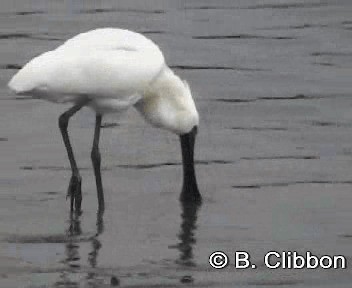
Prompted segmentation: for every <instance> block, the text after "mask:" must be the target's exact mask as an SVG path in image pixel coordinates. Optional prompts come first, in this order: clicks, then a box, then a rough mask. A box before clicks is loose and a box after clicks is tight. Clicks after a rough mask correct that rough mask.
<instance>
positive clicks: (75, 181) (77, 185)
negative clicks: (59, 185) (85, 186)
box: [66, 175, 82, 213]
mask: <svg viewBox="0 0 352 288" xmlns="http://www.w3.org/2000/svg"><path fill="white" fill-rule="evenodd" d="M81 186H82V177H81V176H79V175H72V177H71V180H70V184H69V185H68V189H67V195H66V199H67V198H68V197H70V200H71V211H73V210H75V212H76V213H80V212H81V203H82V190H81ZM73 208H74V209H73Z"/></svg>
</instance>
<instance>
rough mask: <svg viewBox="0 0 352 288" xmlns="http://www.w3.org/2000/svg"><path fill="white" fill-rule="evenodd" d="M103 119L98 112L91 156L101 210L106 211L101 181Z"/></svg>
mask: <svg viewBox="0 0 352 288" xmlns="http://www.w3.org/2000/svg"><path fill="white" fill-rule="evenodd" d="M101 120H102V116H101V115H99V114H97V115H96V117H95V130H94V140H93V148H92V153H91V158H92V162H93V168H94V175H95V182H96V184H97V195H98V205H99V208H98V209H99V212H102V211H104V208H105V203H104V192H103V184H102V181H101V171H100V162H101V157H100V152H99V138H100V128H101Z"/></svg>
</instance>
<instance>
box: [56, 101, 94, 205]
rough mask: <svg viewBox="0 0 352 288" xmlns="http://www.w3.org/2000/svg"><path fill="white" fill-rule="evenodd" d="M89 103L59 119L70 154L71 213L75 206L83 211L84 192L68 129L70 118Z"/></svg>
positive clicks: (83, 103)
mask: <svg viewBox="0 0 352 288" xmlns="http://www.w3.org/2000/svg"><path fill="white" fill-rule="evenodd" d="M88 102H89V100H88V99H84V100H82V101H80V102H79V103H78V104H76V105H75V106H73V107H72V108H71V109H69V110H67V111H66V112H65V113H63V114H62V115H61V116H60V117H59V127H60V131H61V134H62V139H63V140H64V143H65V147H66V150H67V154H68V159H69V160H70V165H71V170H72V176H71V180H70V184H69V186H68V191H67V196H70V197H71V211H73V206H75V209H76V212H79V211H80V210H81V202H82V192H81V181H82V179H81V175H80V174H79V171H78V168H77V163H76V160H75V157H74V155H73V150H72V146H71V143H70V138H69V136H68V132H67V127H68V121H69V120H70V118H71V117H72V116H73V115H74V114H75V113H76V112H77V111H79V110H80V109H81V108H82V107H83V106H84V105H86V104H87V103H88Z"/></svg>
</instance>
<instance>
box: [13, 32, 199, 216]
mask: <svg viewBox="0 0 352 288" xmlns="http://www.w3.org/2000/svg"><path fill="white" fill-rule="evenodd" d="M8 86H9V88H10V89H11V90H13V91H14V92H15V93H16V94H20V95H28V96H30V97H33V98H40V99H44V100H48V101H51V102H56V103H67V102H71V103H73V107H72V108H70V109H69V110H67V111H66V112H65V113H63V114H62V115H61V116H60V117H59V127H60V130H61V133H62V137H63V140H64V144H65V146H66V150H67V153H68V158H69V160H70V165H71V169H72V177H71V180H70V184H69V187H68V196H70V197H71V211H72V210H73V207H75V210H76V211H80V209H81V201H82V193H81V176H80V173H79V170H78V167H77V164H76V161H75V158H74V155H73V151H72V147H71V144H70V140H69V136H68V132H67V127H68V121H69V119H70V117H71V116H73V115H74V114H75V113H76V112H77V111H79V110H80V109H81V108H82V107H83V106H89V107H91V108H92V109H93V110H94V111H96V123H95V133H94V140H93V148H92V152H91V157H92V162H93V167H94V174H95V178H96V185H97V194H98V204H99V210H100V211H102V210H104V206H105V204H104V195H103V186H102V181H101V172H100V152H99V137H100V127H101V121H102V115H103V114H105V113H109V112H122V111H125V110H127V109H128V108H129V107H135V108H136V109H137V110H138V111H139V112H140V113H141V114H142V115H143V116H144V117H145V119H146V120H147V121H148V122H150V123H151V124H152V125H154V126H156V127H160V128H165V129H167V130H169V131H172V132H174V133H176V134H178V135H179V136H180V141H181V148H182V161H183V188H182V192H181V201H195V202H199V201H200V200H201V196H200V193H199V191H198V187H197V181H196V176H195V170H194V160H193V154H194V143H195V137H196V134H197V127H198V124H199V115H198V112H197V109H196V106H195V103H194V100H193V98H192V95H191V91H190V88H189V85H188V84H187V82H186V81H183V80H181V79H180V78H179V77H178V76H177V75H175V74H174V73H173V71H172V70H171V69H170V68H169V67H168V66H167V64H166V63H165V60H164V56H163V54H162V52H161V51H160V49H159V47H158V46H157V45H156V44H155V43H154V42H152V41H151V40H150V39H148V38H146V37H145V36H143V35H141V34H139V33H136V32H132V31H129V30H123V29H117V28H102V29H96V30H92V31H88V32H86V33H81V34H79V35H77V36H75V37H73V38H71V39H69V40H67V41H66V42H65V43H64V44H62V45H61V46H59V47H58V48H56V49H55V50H52V51H49V52H46V53H43V54H41V55H40V56H38V57H35V58H34V59H32V60H31V61H30V62H29V63H27V64H26V65H25V66H24V67H23V68H22V69H21V70H20V71H19V72H18V73H17V74H16V75H14V76H13V78H12V79H11V81H10V82H9V84H8Z"/></svg>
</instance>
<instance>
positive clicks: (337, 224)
mask: <svg viewBox="0 0 352 288" xmlns="http://www.w3.org/2000/svg"><path fill="white" fill-rule="evenodd" d="M116 2H118V4H116ZM97 3H98V4H97ZM145 3H146V1H130V0H128V1H127V0H125V1H108V0H102V1H83V0H82V1H78V0H77V1H69V0H67V1H54V0H50V1H44V0H38V1H35V0H31V1H25V0H21V1H20V0H17V1H14V0H2V1H1V4H0V69H1V70H0V159H1V162H0V219H1V221H0V286H1V287H33V288H34V287H35V288H37V287H109V286H110V281H111V278H112V277H116V279H118V280H119V281H120V286H122V287H178V286H182V287H187V286H192V287H351V286H350V285H351V284H350V283H351V280H352V275H351V272H350V271H351V270H350V268H348V269H346V270H342V269H338V270H333V269H328V270H324V269H317V270H308V269H302V270H288V269H276V270H270V269H268V268H266V267H265V266H264V264H263V257H264V255H265V254H266V253H267V252H268V251H270V250H275V251H284V250H285V251H298V252H300V253H303V252H305V251H311V252H312V253H313V254H316V255H324V254H328V255H335V254H336V255H337V254H341V255H344V256H345V257H346V259H347V263H350V265H352V221H351V219H352V209H351V206H352V191H351V188H352V171H351V170H352V169H351V164H352V141H351V140H352V113H351V112H350V110H351V106H352V97H351V95H350V91H351V84H350V83H351V73H352V64H351V63H352V21H351V15H352V14H351V13H352V2H351V1H349V0H339V1H333V0H326V1H314V0H309V1H298V0H291V1H289V0H284V1H279V0H262V1H259V0H253V1H244V0H243V1H242V0H237V1H229V0H228V1H226V0H222V1H207V0H203V1H201V0H193V1H171V0H170V1H164V0H159V1H148V4H145ZM105 26H113V27H123V28H128V29H131V30H136V31H138V32H143V33H145V34H146V35H148V36H149V37H150V38H152V39H153V40H155V41H156V42H157V43H158V44H159V45H160V46H161V48H162V50H163V51H164V52H165V56H166V58H167V61H168V63H169V65H170V66H172V67H174V68H175V70H176V71H177V73H178V74H179V75H181V76H182V77H183V78H186V79H188V80H189V82H190V83H191V87H192V90H193V94H194V97H195V98H196V101H197V105H198V107H199V110H200V114H201V126H200V132H199V137H198V139H197V146H196V149H197V150H196V158H197V163H198V164H197V175H198V181H199V186H200V189H201V192H202V194H203V196H204V203H203V205H202V207H200V208H199V209H196V208H194V207H181V205H180V204H179V202H178V195H179V192H180V189H181V184H182V183H181V177H182V171H181V168H182V167H181V165H180V163H181V162H180V161H181V158H180V157H181V156H180V149H179V143H178V139H177V137H176V136H174V135H171V134H169V133H167V132H163V131H159V130H157V129H154V128H151V127H150V126H148V125H147V124H145V123H144V122H143V120H142V119H141V118H140V117H139V115H138V114H137V113H136V112H135V111H130V112H128V113H127V114H126V115H125V117H122V118H117V117H115V116H109V117H107V118H105V119H104V121H105V122H104V123H105V124H106V126H107V127H106V128H105V129H103V130H102V131H103V132H102V138H101V150H102V157H103V181H104V188H105V196H106V202H107V209H106V212H105V214H104V215H103V217H99V216H98V217H97V215H96V209H97V200H96V191H95V183H94V177H93V171H92V169H91V163H90V148H91V141H92V133H93V127H94V114H93V113H92V112H91V111H89V110H83V111H81V112H80V113H79V114H78V115H77V116H76V117H75V118H74V119H73V120H72V122H71V125H70V131H71V135H72V141H73V143H74V149H75V153H76V156H77V159H78V162H79V166H80V167H81V172H82V177H83V193H84V194H83V197H84V198H83V204H82V205H83V214H82V215H81V216H80V217H70V215H69V203H68V202H66V201H65V194H66V189H67V185H68V181H69V176H70V169H69V165H68V160H67V159H66V153H65V150H64V146H63V144H62V140H61V136H60V133H59V129H58V128H57V118H58V116H59V115H60V113H62V112H63V111H64V110H65V109H67V107H68V106H60V105H53V104H51V103H47V102H43V101H38V100H24V99H21V98H16V97H15V96H13V95H11V94H10V93H9V92H8V91H7V89H6V83H7V82H8V80H9V79H10V77H11V76H12V75H13V74H14V73H16V71H17V69H18V68H19V67H21V66H22V65H23V64H24V63H26V61H28V60H29V59H31V58H32V57H34V56H36V55H38V54H40V53H42V52H44V51H46V50H49V49H52V48H54V47H55V46H57V45H58V44H59V43H61V42H62V41H63V40H65V39H67V38H69V37H71V36H73V35H75V34H77V33H79V32H83V31H87V30H89V29H93V28H97V27H105ZM216 250H222V251H224V252H227V253H228V254H229V256H230V265H229V266H228V267H226V268H225V269H223V270H215V269H213V268H212V267H211V266H210V265H209V264H208V257H209V255H210V254H211V253H212V252H213V251H216ZM238 250H244V251H248V252H249V253H250V254H251V257H252V258H251V259H252V260H253V262H254V263H256V264H258V265H257V266H258V267H257V269H255V270H252V269H246V270H238V269H235V267H234V261H233V260H234V253H235V251H238Z"/></svg>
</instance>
